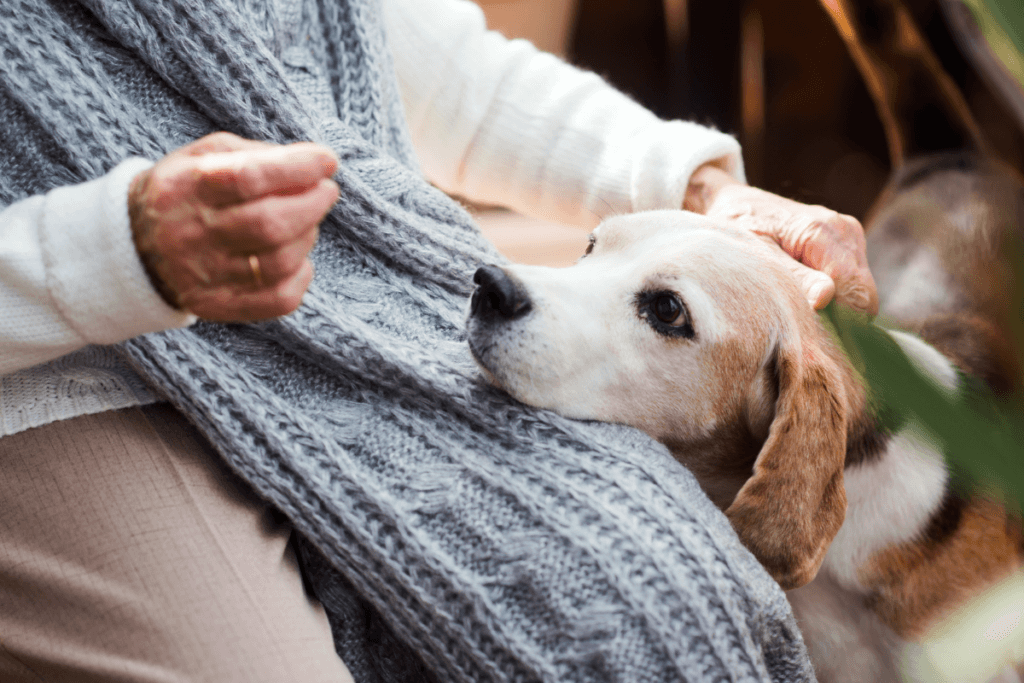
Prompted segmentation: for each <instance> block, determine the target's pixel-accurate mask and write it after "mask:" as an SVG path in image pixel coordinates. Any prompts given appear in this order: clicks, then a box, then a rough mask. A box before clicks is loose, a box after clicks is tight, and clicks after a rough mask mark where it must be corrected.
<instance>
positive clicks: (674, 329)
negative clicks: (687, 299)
mask: <svg viewBox="0 0 1024 683" xmlns="http://www.w3.org/2000/svg"><path fill="white" fill-rule="evenodd" d="M636 308H637V313H638V314H639V316H640V319H641V320H643V321H645V322H646V323H647V324H648V325H650V326H651V327H652V328H654V331H655V332H657V333H658V334H662V335H665V336H666V337H675V338H682V339H693V338H695V337H696V336H697V331H696V330H694V329H693V321H692V320H690V309H688V308H687V307H686V303H684V302H683V300H682V299H681V298H680V297H679V295H678V294H676V293H675V292H673V291H672V290H668V289H661V290H646V291H642V292H639V293H638V294H637V295H636Z"/></svg>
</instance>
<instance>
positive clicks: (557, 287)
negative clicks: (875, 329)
mask: <svg viewBox="0 0 1024 683" xmlns="http://www.w3.org/2000/svg"><path fill="white" fill-rule="evenodd" d="M787 258H788V257H786V256H785V255H784V254H783V253H782V251H781V250H780V249H779V248H778V247H777V246H775V245H774V244H772V243H770V241H768V240H766V239H763V238H760V237H757V236H755V235H753V234H750V233H748V232H745V231H738V230H733V229H728V228H723V227H720V226H718V225H716V224H715V223H713V222H711V221H709V220H708V219H706V218H704V217H701V216H698V215H695V214H691V213H686V212H682V211H661V212H650V213H642V214H632V215H628V216H621V217H616V218H613V219H610V220H608V221H606V222H605V223H603V224H602V225H601V226H599V228H598V229H597V230H595V232H594V235H593V243H592V246H591V248H590V249H589V250H588V253H587V255H586V256H585V258H583V259H581V260H580V261H579V263H577V264H576V265H575V266H573V267H570V268H564V269H555V268H542V267H536V266H518V265H516V266H506V267H503V268H498V267H497V266H485V267H483V268H481V269H480V270H478V271H477V274H476V277H475V280H476V282H477V284H478V288H477V291H476V292H475V293H474V296H473V299H472V301H471V303H470V310H469V317H468V320H467V326H468V340H469V345H470V348H471V350H472V352H473V355H474V357H475V358H476V359H477V361H478V363H479V364H480V365H481V366H482V367H483V368H484V370H485V371H486V372H487V373H488V375H489V377H490V378H491V379H492V380H493V381H494V382H495V383H496V384H498V385H499V386H501V387H502V388H504V389H505V390H507V391H508V392H509V393H510V394H512V395H513V396H514V397H515V398H517V399H519V400H521V401H523V402H525V403H528V404H531V405H534V406H538V407H543V408H549V409H552V410H555V411H556V412H558V413H560V414H562V415H565V416H567V417H574V418H588V419H597V420H604V421H610V422H619V423H623V424H629V425H632V426H635V427H639V428H640V429H642V430H644V431H646V432H647V433H648V434H650V435H651V436H653V437H655V438H656V439H658V440H660V441H662V442H664V443H666V444H667V445H669V447H670V448H671V449H672V451H673V453H674V454H675V455H676V457H677V458H679V459H680V460H681V461H683V462H684V463H685V464H686V465H687V466H689V467H690V468H691V470H692V471H693V472H694V474H696V475H697V478H698V479H699V480H700V481H701V484H702V485H703V486H704V488H705V490H706V491H707V492H708V493H709V495H710V496H711V497H712V500H714V501H715V502H716V503H717V504H719V505H720V506H721V507H723V508H728V509H727V510H726V513H727V514H728V515H729V517H730V519H731V520H732V521H733V524H734V526H735V527H736V528H737V531H739V533H740V536H741V538H742V539H743V540H744V542H745V543H746V544H747V546H748V547H749V548H751V550H753V551H754V553H755V555H757V556H758V558H759V559H760V560H761V561H762V563H763V564H765V566H766V567H768V569H769V570H770V571H772V573H773V574H774V575H775V578H776V579H777V580H779V581H780V583H782V584H783V585H784V586H793V585H800V584H802V583H805V582H806V581H808V580H810V578H812V577H813V576H814V573H815V572H816V571H817V568H818V565H819V564H820V562H821V559H822V557H823V556H824V551H825V548H827V544H828V542H829V541H830V540H831V539H832V537H833V536H834V535H835V532H836V531H837V530H838V528H839V525H840V524H841V523H842V518H843V514H844V511H845V497H844V493H843V490H842V468H843V463H844V457H845V438H846V412H847V411H846V401H845V398H844V397H841V396H838V397H837V396H836V395H835V393H834V392H835V391H837V390H838V391H842V388H841V386H842V381H841V378H840V377H839V376H838V373H837V369H836V366H835V363H834V353H829V352H826V351H823V347H822V346H821V344H822V343H825V344H827V336H826V335H825V334H824V333H823V332H822V331H821V329H820V327H819V326H818V324H817V321H816V319H815V315H814V313H813V311H811V309H810V307H809V306H808V304H807V303H806V301H805V299H804V298H803V296H802V294H801V292H800V290H799V288H798V286H797V284H796V282H795V280H794V279H793V278H792V275H791V274H790V271H789V269H788V268H787V265H786V262H785V259H787ZM833 351H834V350H833ZM811 454H813V456H814V457H813V458H811V457H809V456H810V455H811ZM797 471H799V476H796V475H795V474H793V476H787V475H786V472H791V473H795V472H797ZM773 473H774V474H773ZM780 473H781V474H782V475H783V476H782V477H781V478H780V477H779V476H778V475H779V474H780ZM790 489H791V490H790Z"/></svg>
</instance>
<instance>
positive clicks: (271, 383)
mask: <svg viewBox="0 0 1024 683" xmlns="http://www.w3.org/2000/svg"><path fill="white" fill-rule="evenodd" d="M317 9H318V13H317V16H316V17H315V26H316V30H318V31H321V32H322V39H323V40H321V41H320V42H321V44H322V45H324V46H326V47H325V48H324V54H323V55H321V56H320V57H321V59H322V60H323V61H324V63H325V66H326V69H327V73H328V74H329V77H330V82H331V90H332V94H333V97H334V99H335V104H336V106H337V111H338V114H337V117H334V118H330V119H328V120H314V118H315V117H312V116H311V115H310V114H309V111H308V109H307V108H306V107H304V106H303V103H302V97H301V95H302V93H301V92H300V90H301V87H300V85H297V82H296V79H294V78H289V77H288V74H287V72H286V70H285V67H284V66H283V65H282V62H281V60H280V55H279V51H280V45H279V44H278V42H277V41H276V39H275V23H274V22H275V15H274V10H273V5H272V4H270V3H268V0H78V1H77V2H75V1H73V0H2V2H0V54H2V59H0V205H7V204H9V203H11V202H14V201H16V200H18V199H20V198H23V197H25V196H28V195H32V194H37V193H41V192H45V191H47V190H49V189H52V188H54V187H57V186H60V185H65V184H69V183H77V182H83V181H86V180H89V179H91V178H95V177H98V176H100V175H101V174H103V173H105V172H107V171H108V170H110V169H111V168H112V167H113V166H114V165H116V164H117V163H118V162H119V161H121V160H122V159H124V158H126V157H128V156H132V155H138V156H145V157H148V158H150V159H154V160H155V159H158V158H160V157H161V156H163V155H164V154H166V153H167V152H169V151H171V150H173V149H176V148H177V147H179V146H181V145H183V144H185V143H187V142H189V141H191V140H193V139H195V138H197V137H200V136H201V135H204V134H206V133H208V132H212V131H214V130H229V131H232V132H234V133H237V134H238V135H242V136H245V137H249V138H256V139H261V140H270V141H275V142H289V141H295V140H309V139H312V140H317V141H319V142H323V143H324V144H327V145H329V146H330V147H332V148H333V149H334V150H335V151H336V152H337V153H338V155H339V157H340V159H341V166H340V170H339V171H338V174H337V176H336V180H337V181H338V183H339V184H340V186H341V199H340V201H339V202H338V205H337V206H336V207H335V208H334V210H333V211H332V212H331V213H330V215H328V216H327V218H326V219H325V221H324V223H323V225H322V229H321V237H320V241H319V243H318V245H317V246H316V248H315V249H314V252H313V254H312V258H313V261H314V264H315V266H316V279H315V281H314V283H313V285H312V286H311V287H310V290H309V292H308V294H307V295H306V297H305V300H304V303H303V305H302V307H301V308H300V309H299V310H298V311H297V312H295V313H294V314H292V315H289V316H286V317H284V318H281V319H278V320H275V321H272V322H267V323H262V324H253V325H215V324H197V325H195V326H192V327H190V328H188V329H183V330H175V331H170V332H165V333H161V334H153V335H147V336H145V337H141V338H137V339H133V340H131V341H130V342H127V343H125V344H123V345H122V350H123V353H124V355H125V357H127V358H128V359H129V361H130V362H131V363H132V365H133V366H134V367H135V368H136V369H137V371H138V372H139V373H140V374H141V375H142V376H143V377H144V378H145V379H146V380H147V381H148V382H149V383H151V384H152V385H153V386H154V387H156V388H157V390H158V391H159V392H160V393H161V394H162V395H163V396H165V397H166V398H167V399H168V400H170V401H171V402H173V404H174V405H175V406H176V407H177V408H178V409H180V410H181V411H182V412H183V413H185V414H186V415H187V416H188V417H189V419H190V420H192V421H193V422H194V423H195V424H196V425H197V426H198V427H199V429H201V430H202V432H203V433H204V434H205V435H206V437H207V438H209V440H210V441H211V442H212V443H213V444H214V446H215V447H216V449H217V451H218V452H219V453H220V454H221V455H222V456H223V458H224V460H225V461H226V462H227V463H228V464H229V465H230V466H231V467H232V468H233V469H234V471H235V472H237V473H238V474H239V475H240V476H241V477H242V478H243V479H244V480H245V481H246V482H248V483H249V485H251V486H252V487H253V488H254V489H255V490H256V491H258V492H259V493H260V494H261V495H262V496H264V497H265V498H266V499H267V500H269V501H271V502H272V503H273V504H274V505H275V506H276V507H277V508H279V509H280V511H281V512H283V513H284V514H285V515H287V516H288V518H289V519H290V520H291V521H292V523H293V524H294V526H295V528H296V529H297V530H298V532H299V533H300V534H301V537H302V539H303V540H302V542H301V549H300V550H301V553H300V554H301V557H302V560H303V564H304V570H305V574H306V577H307V578H308V579H309V583H310V586H311V589H312V590H313V591H314V592H315V593H316V594H317V596H318V597H319V598H320V599H321V601H323V603H324V604H325V606H326V608H327V609H328V612H329V614H330V617H331V622H332V627H333V629H334V635H335V640H336V644H337V648H338V651H339V654H340V655H341V656H342V657H343V659H344V660H345V662H346V663H347V664H348V666H349V668H350V669H351V671H352V673H353V675H354V676H355V679H356V681H359V682H360V683H369V682H377V681H382V682H383V681H412V680H434V681H438V682H441V681H464V682H466V683H479V682H481V681H559V682H561V681H637V682H647V681H786V682H795V681H811V680H813V673H812V670H811V668H810V665H809V663H808V660H807V657H806V654H805V651H804V647H803V644H802V641H801V639H800V636H799V634H798V631H797V628H796V624H795V622H794V620H793V617H792V614H791V612H790V610H789V606H788V604H787V602H786V599H785V596H784V595H783V593H782V591H781V590H780V589H779V588H778V586H777V585H776V584H775V583H774V582H773V581H772V580H771V579H770V578H769V577H768V575H767V574H766V573H765V572H764V571H763V570H762V569H761V567H760V566H759V565H758V564H757V563H756V561H755V560H754V559H753V557H752V556H751V555H750V554H749V553H748V552H747V551H746V550H744V549H743V548H742V546H740V544H739V543H738V541H737V539H736V537H735V535H734V534H733V532H732V530H731V529H730V527H729V525H728V523H727V521H726V520H725V518H724V516H723V515H722V514H720V513H719V511H718V510H717V509H715V508H714V507H713V506H712V505H711V504H710V503H709V501H708V500H707V498H705V496H704V495H703V494H702V493H701V492H700V490H699V488H698V487H697V484H696V482H695V480H694V479H693V477H692V476H691V475H690V474H689V473H688V472H686V471H685V470H683V469H682V468H681V467H680V466H679V465H678V464H676V463H675V462H674V461H673V460H672V459H671V457H670V456H669V455H668V454H667V452H666V451H665V449H664V448H662V447H661V446H659V445H657V444H655V443H653V442H651V441H650V440H649V439H648V438H646V437H645V436H643V435H641V434H639V433H637V432H635V431H633V430H630V429H627V428H624V427H619V426H614V425H601V424H587V423H581V422H575V421H570V420H566V419H562V418H560V417H558V416H556V415H554V414H552V413H549V412H545V411H538V410H535V409H532V408H529V407H526V406H523V405H521V404H519V403H516V402H515V401H513V400H512V399H510V398H509V397H508V396H506V395H505V394H503V393H502V392H500V391H498V390H496V389H494V388H492V387H490V386H488V385H487V384H486V383H485V382H483V381H482V380H481V378H480V376H479V374H478V372H477V371H476V370H475V368H474V366H473V364H472V362H471V360H470V357H469V355H468V352H467V349H466V344H465V342H464V332H463V315H464V314H463V311H464V309H465V302H466V297H467V296H468V295H469V293H470V288H471V285H470V282H469V278H470V275H471V273H472V272H473V271H474V269H475V268H476V267H477V266H478V265H480V264H481V263H483V262H497V261H500V257H499V256H498V255H497V254H496V253H494V251H493V250H492V248H491V247H490V246H488V244H487V243H486V242H485V240H484V239H483V238H482V237H481V235H480V233H479V232H478V230H477V229H476V228H475V227H474V225H473V224H472V222H471V220H470V218H469V217H468V215H467V214H466V213H465V212H464V211H463V210H462V209H461V208H460V207H459V206H458V205H457V204H455V203H454V202H452V201H450V200H449V199H448V198H446V197H445V196H443V195H442V194H440V193H439V192H437V191H435V190H434V189H432V188H431V187H430V186H429V185H428V184H427V183H426V182H425V181H424V180H423V179H422V177H421V176H420V175H419V174H418V173H417V171H416V168H415V162H414V161H413V158H414V157H413V152H412V150H411V148H410V144H409V141H408V135H407V132H406V129H405V123H404V121H403V119H402V112H401V104H400V101H399V99H398V96H397V85H396V79H395V78H394V74H393V68H392V66H391V63H390V58H389V56H388V53H387V49H386V42H385V36H384V29H383V26H382V24H381V19H380V16H379V15H380V12H379V7H378V5H377V3H376V2H375V1H374V0H321V2H319V3H318V4H317ZM297 88H299V90H297Z"/></svg>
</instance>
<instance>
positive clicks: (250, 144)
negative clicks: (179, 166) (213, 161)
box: [178, 131, 274, 156]
mask: <svg viewBox="0 0 1024 683" xmlns="http://www.w3.org/2000/svg"><path fill="white" fill-rule="evenodd" d="M273 146H274V143H271V142H264V141H262V140H250V139H248V138H243V137H239V136H238V135H235V134H234V133H228V132H227V131H219V132H216V133H210V134H209V135H207V136H204V137H201V138H199V139H198V140H196V141H195V142H193V143H190V144H188V145H185V146H184V147H182V148H181V149H180V150H178V151H179V152H181V153H182V154H185V155H187V156H199V155H201V154H211V153H214V152H236V151H240V150H247V149H248V150H251V149H265V148H267V147H273Z"/></svg>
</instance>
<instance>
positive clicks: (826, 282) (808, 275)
mask: <svg viewBox="0 0 1024 683" xmlns="http://www.w3.org/2000/svg"><path fill="white" fill-rule="evenodd" d="M789 268H790V271H791V272H792V273H793V275H794V277H796V281H797V282H798V283H799V284H800V289H801V290H802V291H803V293H804V298H806V299H807V303H809V304H810V305H811V308H813V309H814V310H821V309H822V308H824V307H825V306H827V305H828V302H830V301H832V297H834V296H835V294H836V283H835V282H834V281H833V280H832V278H830V277H829V276H828V275H826V274H825V273H823V272H821V271H820V270H815V269H813V268H808V267H807V266H805V265H804V264H802V263H800V262H799V261H793V262H792V263H790V264H789Z"/></svg>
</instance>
